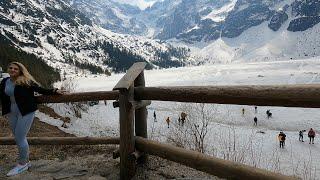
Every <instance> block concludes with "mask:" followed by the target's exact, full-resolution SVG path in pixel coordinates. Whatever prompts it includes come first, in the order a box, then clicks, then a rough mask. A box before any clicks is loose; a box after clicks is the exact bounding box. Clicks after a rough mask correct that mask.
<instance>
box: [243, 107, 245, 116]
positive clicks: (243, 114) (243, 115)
mask: <svg viewBox="0 0 320 180" xmlns="http://www.w3.org/2000/svg"><path fill="white" fill-rule="evenodd" d="M244 111H245V110H244V108H242V116H244Z"/></svg>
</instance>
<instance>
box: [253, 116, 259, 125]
mask: <svg viewBox="0 0 320 180" xmlns="http://www.w3.org/2000/svg"><path fill="white" fill-rule="evenodd" d="M253 121H254V125H255V126H257V125H258V118H257V117H254V118H253Z"/></svg>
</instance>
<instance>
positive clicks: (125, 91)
mask: <svg viewBox="0 0 320 180" xmlns="http://www.w3.org/2000/svg"><path fill="white" fill-rule="evenodd" d="M145 65H146V64H145V63H135V64H134V65H133V66H132V67H131V68H130V69H129V70H128V71H127V73H126V74H125V75H124V76H123V78H122V79H121V80H120V81H119V82H118V83H117V85H116V86H115V87H114V88H113V91H104V92H86V93H74V94H69V95H61V96H42V97H39V98H38V102H39V103H63V102H75V101H89V100H90V101H92V100H116V101H115V102H114V103H113V106H114V107H116V108H117V107H119V114H120V116H119V123H120V138H92V139H91V138H82V139H81V138H73V139H70V138H69V139H67V138H50V139H48V138H33V139H32V138H28V139H29V141H30V144H97V143H99V144H120V147H119V149H118V150H116V151H114V153H113V157H114V158H117V157H120V178H121V179H131V178H132V177H133V176H134V175H135V169H136V164H137V163H145V162H146V160H147V155H148V154H151V155H155V156H159V157H162V158H165V159H168V160H171V161H174V162H178V163H181V164H184V165H186V166H189V167H192V168H195V169H198V170H200V171H203V172H207V173H209V174H212V175H215V176H218V177H222V178H227V179H281V180H283V179H298V178H296V177H291V176H285V175H281V174H277V173H273V172H270V171H267V170H263V169H258V168H254V167H251V166H247V165H243V164H239V163H235V162H232V161H227V160H222V159H218V158H215V157H211V156H208V155H205V154H201V153H198V152H194V151H190V150H185V149H182V148H178V147H175V146H172V145H168V144H162V143H159V142H155V141H151V140H148V139H147V138H148V133H147V109H146V106H148V105H149V104H150V103H151V101H150V100H157V101H178V102H195V103H218V104H240V105H261V106H286V107H305V108H319V107H320V85H279V86H276V85H275V86H198V87H194V86H193V87H186V86H180V87H145V79H144V68H145ZM77 142H78V143H77ZM13 143H14V141H13V139H12V138H11V139H10V138H0V144H1V145H3V144H13Z"/></svg>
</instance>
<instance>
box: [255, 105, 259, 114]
mask: <svg viewBox="0 0 320 180" xmlns="http://www.w3.org/2000/svg"><path fill="white" fill-rule="evenodd" d="M257 112H258V107H257V106H255V107H254V113H255V114H257Z"/></svg>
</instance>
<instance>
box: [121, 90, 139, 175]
mask: <svg viewBox="0 0 320 180" xmlns="http://www.w3.org/2000/svg"><path fill="white" fill-rule="evenodd" d="M133 100H134V87H133V85H131V86H130V88H129V89H120V95H119V112H120V179H123V180H126V179H131V178H132V177H133V176H134V175H135V163H136V162H133V161H131V160H130V159H129V155H130V154H131V153H133V152H134V150H135V144H134V143H135V140H134V107H133V106H132V103H131V102H132V101H133Z"/></svg>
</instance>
